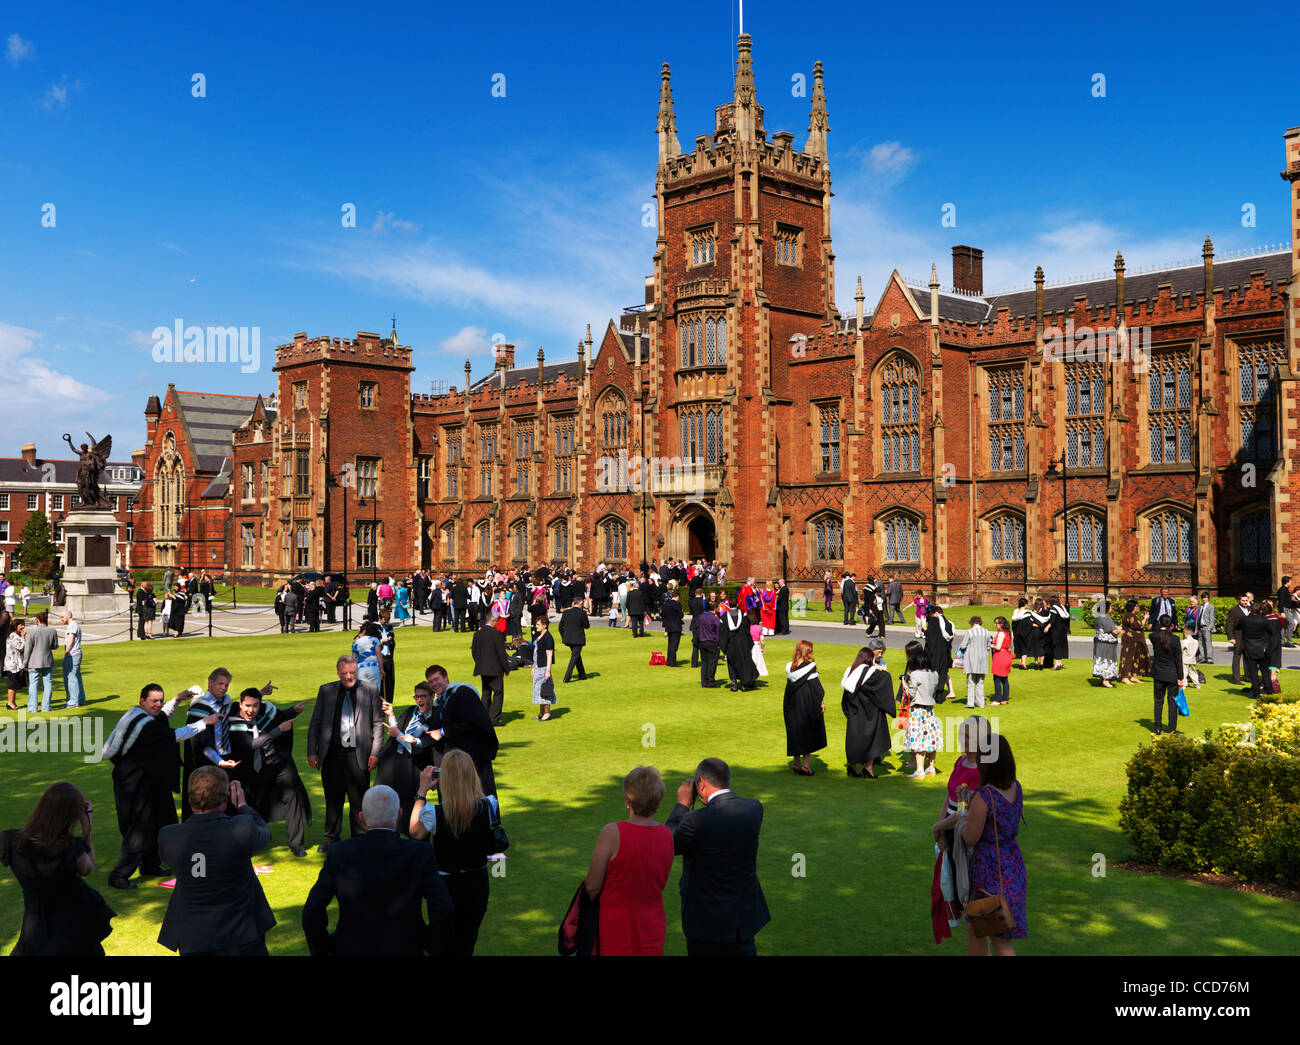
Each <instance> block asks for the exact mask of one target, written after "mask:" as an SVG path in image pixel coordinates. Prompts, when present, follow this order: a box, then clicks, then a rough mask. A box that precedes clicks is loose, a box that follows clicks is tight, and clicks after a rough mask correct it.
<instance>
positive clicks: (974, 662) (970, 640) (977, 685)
mask: <svg viewBox="0 0 1300 1045" xmlns="http://www.w3.org/2000/svg"><path fill="white" fill-rule="evenodd" d="M989 645H990V641H989V632H988V629H987V628H986V627H984V620H983V618H981V617H972V618H971V619H970V628H969V629H967V631H966V641H965V642H964V643H963V644H962V647H961V657H962V668H963V669H964V670H965V672H966V706H967V707H968V708H982V707H983V706H984V676H985V675H987V674H988V673H989Z"/></svg>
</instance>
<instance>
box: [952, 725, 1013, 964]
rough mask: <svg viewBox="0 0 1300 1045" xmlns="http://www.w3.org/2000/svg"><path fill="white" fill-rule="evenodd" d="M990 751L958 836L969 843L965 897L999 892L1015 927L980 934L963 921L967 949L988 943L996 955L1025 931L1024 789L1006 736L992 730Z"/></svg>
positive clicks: (978, 950) (979, 949)
mask: <svg viewBox="0 0 1300 1045" xmlns="http://www.w3.org/2000/svg"><path fill="white" fill-rule="evenodd" d="M991 739H992V748H991V751H990V752H989V753H988V754H987V755H985V756H984V758H983V759H982V761H981V762H980V788H979V790H978V791H976V792H975V794H974V796H973V797H972V798H971V801H970V811H969V813H968V814H967V816H966V823H965V825H964V826H963V827H962V839H963V840H964V841H965V842H966V844H967V845H969V846H973V849H972V851H971V858H970V898H971V900H976V899H979V898H980V897H981V896H985V895H989V896H992V895H994V894H997V893H1001V894H1002V896H1003V898H1004V899H1005V900H1006V902H1007V908H1008V909H1009V910H1010V911H1011V916H1012V917H1013V918H1014V919H1015V922H1016V927H1015V928H1014V929H1012V930H1011V931H1010V932H1005V933H1000V934H999V935H997V936H989V937H979V936H976V935H975V931H974V930H973V929H972V928H971V926H970V921H969V918H968V919H967V923H966V953H967V954H970V955H978V954H982V955H987V954H988V953H989V945H990V944H992V946H993V953H994V954H996V955H1014V954H1015V953H1016V949H1015V946H1014V945H1013V944H1012V942H1011V941H1012V940H1021V939H1024V938H1025V937H1026V936H1028V935H1029V921H1028V918H1027V916H1026V914H1025V898H1026V894H1027V892H1028V887H1027V883H1026V880H1025V858H1024V855H1023V854H1022V853H1021V852H1020V842H1019V841H1018V840H1017V835H1019V833H1020V820H1021V816H1022V814H1023V812H1024V792H1023V791H1022V790H1021V788H1020V782H1019V781H1018V780H1017V779H1016V760H1015V758H1014V757H1013V756H1012V754H1011V745H1010V744H1009V743H1008V742H1007V739H1006V737H1002V736H996V735H995V736H993V737H992V738H991Z"/></svg>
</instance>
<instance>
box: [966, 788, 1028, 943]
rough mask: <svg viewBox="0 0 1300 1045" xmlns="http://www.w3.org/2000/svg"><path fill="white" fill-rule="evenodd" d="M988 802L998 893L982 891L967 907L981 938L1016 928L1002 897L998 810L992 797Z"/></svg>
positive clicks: (971, 920) (971, 921) (974, 927)
mask: <svg viewBox="0 0 1300 1045" xmlns="http://www.w3.org/2000/svg"><path fill="white" fill-rule="evenodd" d="M987 801H988V805H989V813H990V814H991V815H992V817H993V845H994V848H995V849H996V850H997V854H998V891H997V892H996V893H989V891H988V890H987V889H981V890H980V892H982V893H983V894H984V895H983V896H981V897H979V898H977V899H973V900H971V902H970V903H968V904H967V905H966V914H967V915H968V916H969V917H970V925H971V929H972V930H973V931H974V933H975V935H976V936H978V937H980V938H983V937H985V936H996V935H998V934H1000V933H1005V932H1010V931H1011V930H1012V929H1014V928H1015V927H1016V920H1015V918H1013V917H1012V915H1011V908H1010V907H1008V906H1007V900H1006V897H1005V896H1003V895H1002V845H1001V843H1000V841H999V839H998V808H997V805H996V804H995V799H993V798H992V796H990V797H989V798H988V799H987Z"/></svg>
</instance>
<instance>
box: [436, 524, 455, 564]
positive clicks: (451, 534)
mask: <svg viewBox="0 0 1300 1045" xmlns="http://www.w3.org/2000/svg"><path fill="white" fill-rule="evenodd" d="M439 538H440V540H439V543H440V544H441V545H442V557H443V559H444V560H445V561H447V562H454V561H455V560H456V524H455V523H446V524H444V525H443V527H442V530H441V531H440V532H439Z"/></svg>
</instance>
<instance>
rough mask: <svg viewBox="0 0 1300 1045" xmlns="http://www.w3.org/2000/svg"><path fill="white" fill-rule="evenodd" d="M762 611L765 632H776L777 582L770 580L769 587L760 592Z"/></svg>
mask: <svg viewBox="0 0 1300 1045" xmlns="http://www.w3.org/2000/svg"><path fill="white" fill-rule="evenodd" d="M758 599H759V604H760V612H761V613H762V616H763V634H764V635H775V634H776V582H775V581H768V582H767V587H766V588H764V589H763V590H762V591H761V592H759V594H758Z"/></svg>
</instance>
